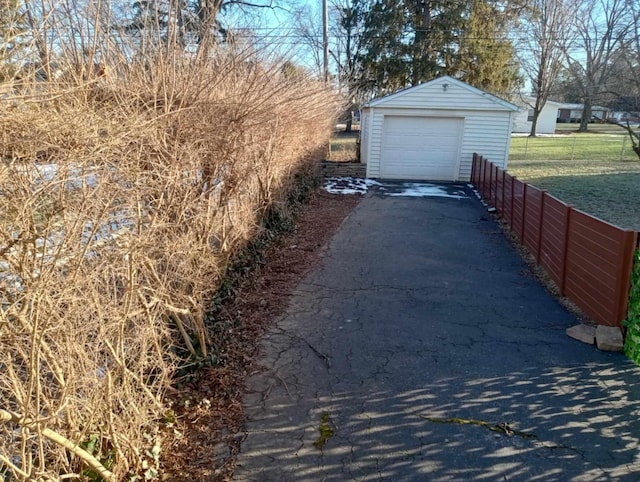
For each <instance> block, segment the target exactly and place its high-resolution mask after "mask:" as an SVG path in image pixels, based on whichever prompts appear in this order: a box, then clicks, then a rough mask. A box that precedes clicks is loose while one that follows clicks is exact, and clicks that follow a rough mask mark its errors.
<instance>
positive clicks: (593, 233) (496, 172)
mask: <svg viewBox="0 0 640 482" xmlns="http://www.w3.org/2000/svg"><path fill="white" fill-rule="evenodd" d="M471 182H472V183H473V184H474V186H476V188H477V189H478V191H479V192H480V194H481V195H482V196H483V198H484V199H485V200H487V201H488V202H490V203H491V204H492V205H493V206H494V207H495V208H496V209H497V210H498V212H499V213H500V215H501V216H502V218H503V219H504V220H505V221H506V222H507V223H509V225H510V226H511V230H512V231H513V233H514V234H515V235H516V236H517V237H518V239H519V241H520V243H522V244H523V245H524V246H525V247H526V248H527V249H528V250H529V252H530V253H531V254H532V255H533V256H534V257H535V258H536V261H537V262H538V264H539V265H541V266H542V267H543V268H544V269H545V270H546V272H547V274H548V275H549V276H550V277H551V279H552V280H553V281H554V282H555V283H556V285H557V286H558V288H559V290H560V293H561V295H562V296H566V297H568V298H569V299H570V300H571V301H573V302H574V303H575V304H576V305H577V306H578V307H579V308H580V309H581V310H582V311H583V312H584V313H585V314H586V315H588V316H589V317H591V318H592V319H593V320H594V321H595V322H596V323H598V324H601V325H609V326H620V325H621V323H622V320H624V319H625V318H626V316H627V303H628V298H629V289H630V283H631V270H632V268H633V253H634V250H635V249H636V248H637V247H638V241H639V240H638V233H637V232H635V231H631V230H625V229H621V228H618V227H617V226H614V225H612V224H609V223H607V222H605V221H602V220H600V219H598V218H595V217H593V216H590V215H588V214H586V213H583V212H582V211H579V210H578V209H575V208H573V207H572V206H570V205H568V204H565V203H564V202H562V201H560V200H559V199H556V198H555V197H553V196H552V195H550V194H549V193H547V192H546V191H544V190H541V189H538V188H537V187H534V186H532V185H530V184H527V183H524V182H522V181H520V180H518V179H516V178H515V177H513V176H511V175H510V174H508V173H507V172H505V171H503V170H502V169H500V168H498V167H497V166H496V165H494V164H493V163H491V162H490V161H488V160H487V159H484V158H483V157H482V156H480V155H478V154H474V155H473V169H472V172H471Z"/></svg>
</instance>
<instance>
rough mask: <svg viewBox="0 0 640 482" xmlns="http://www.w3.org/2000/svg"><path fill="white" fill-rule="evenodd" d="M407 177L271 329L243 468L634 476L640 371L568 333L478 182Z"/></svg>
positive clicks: (358, 215)
mask: <svg viewBox="0 0 640 482" xmlns="http://www.w3.org/2000/svg"><path fill="white" fill-rule="evenodd" d="M396 188H397V186H395V187H394V186H393V185H391V186H379V187H378V188H377V190H376V191H373V192H371V191H370V192H369V193H368V194H367V195H366V197H365V199H363V201H362V202H361V203H360V204H359V206H358V207H357V208H356V210H355V211H354V212H353V213H352V214H351V215H350V217H349V218H348V219H347V220H346V221H345V223H344V224H343V225H342V227H341V229H340V230H339V232H338V233H337V235H336V236H335V237H334V239H333V241H332V242H331V244H330V246H329V247H328V249H327V252H326V254H325V256H324V258H323V262H322V264H321V265H320V266H319V267H318V268H317V269H316V270H314V271H313V272H311V273H310V274H309V275H308V276H307V277H306V278H305V279H304V280H303V282H302V283H301V284H300V285H299V286H298V287H297V289H296V291H295V294H294V296H293V299H292V301H291V304H290V307H289V309H288V313H287V315H286V316H284V317H283V318H282V319H281V320H280V321H279V322H278V324H277V326H276V327H275V328H274V329H273V330H272V331H271V332H270V334H269V335H268V337H267V338H266V339H265V341H264V345H263V353H264V355H263V357H262V359H261V361H260V364H261V366H262V367H263V368H264V370H263V371H261V372H260V373H257V374H255V375H254V376H252V377H251V378H250V380H249V388H250V393H249V394H248V395H247V397H246V400H245V405H246V409H247V413H248V417H249V420H248V423H247V426H246V430H247V437H246V440H245V441H244V443H243V445H242V450H241V454H240V457H239V459H238V467H237V470H236V475H235V479H234V480H236V481H260V482H263V481H279V482H281V481H324V480H327V481H329V480H331V481H350V480H388V481H416V480H418V481H419V480H426V481H436V480H460V481H468V480H527V481H528V480H541V481H543V480H544V481H549V480H561V481H570V480H571V481H574V480H575V481H595V480H629V481H632V480H633V481H636V480H640V452H639V446H638V438H639V437H640V403H639V401H640V383H639V382H640V369H639V368H636V367H635V366H634V365H633V364H632V363H631V362H629V361H628V360H627V359H626V358H625V357H624V355H622V354H612V353H604V352H599V351H598V350H596V349H595V348H594V347H592V346H587V345H583V344H581V343H579V342H577V341H575V340H572V339H570V338H568V337H567V336H566V334H565V329H566V328H567V327H569V326H571V325H573V324H575V323H576V320H575V319H574V318H573V317H572V316H571V315H570V314H569V313H568V312H566V311H565V310H564V309H563V308H562V307H561V306H560V305H559V304H558V303H557V302H556V301H555V300H554V299H553V298H552V297H551V296H550V295H549V294H548V293H547V292H546V291H545V290H544V289H543V288H542V287H541V286H540V285H539V284H538V283H537V281H536V280H535V279H534V278H533V277H532V275H531V274H530V272H529V270H528V268H527V266H526V265H525V264H524V263H523V262H522V261H521V259H520V258H519V256H518V255H517V254H516V253H515V251H514V250H513V248H512V247H511V245H510V244H509V243H508V242H507V241H506V240H505V238H504V236H503V234H502V232H501V231H500V229H499V228H498V226H496V224H495V223H494V222H493V221H491V220H490V219H488V216H487V214H486V211H485V209H484V208H483V207H482V205H481V204H480V202H479V201H478V200H477V199H475V198H474V197H473V196H472V195H471V193H470V192H469V191H468V190H467V189H466V188H464V187H456V186H454V187H451V186H449V187H446V188H443V189H442V192H445V193H449V194H453V197H432V196H429V197H405V196H403V195H399V196H398V195H397V194H398V193H399V192H400V190H399V189H396ZM392 194H396V195H392ZM400 194H402V192H400Z"/></svg>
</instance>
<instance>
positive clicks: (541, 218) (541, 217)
mask: <svg viewBox="0 0 640 482" xmlns="http://www.w3.org/2000/svg"><path fill="white" fill-rule="evenodd" d="M546 197H547V191H546V190H545V189H543V190H542V195H541V196H540V217H539V219H538V226H539V229H538V252H537V253H536V263H538V264H540V255H541V254H542V225H543V223H544V200H545V198H546Z"/></svg>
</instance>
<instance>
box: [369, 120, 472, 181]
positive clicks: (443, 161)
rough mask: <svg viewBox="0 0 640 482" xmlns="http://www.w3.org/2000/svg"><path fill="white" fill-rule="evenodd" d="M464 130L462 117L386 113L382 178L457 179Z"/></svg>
mask: <svg viewBox="0 0 640 482" xmlns="http://www.w3.org/2000/svg"><path fill="white" fill-rule="evenodd" d="M461 133H462V119H460V118H451V117H417V116H385V117H384V129H383V135H382V155H381V158H380V174H381V177H383V178H387V179H422V180H433V181H454V180H456V179H457V177H458V173H457V172H456V170H457V166H458V153H459V152H460V139H461Z"/></svg>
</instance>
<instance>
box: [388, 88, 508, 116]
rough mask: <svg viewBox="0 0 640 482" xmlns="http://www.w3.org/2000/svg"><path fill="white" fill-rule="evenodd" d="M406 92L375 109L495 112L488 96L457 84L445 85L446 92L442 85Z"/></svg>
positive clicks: (493, 103)
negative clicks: (487, 110)
mask: <svg viewBox="0 0 640 482" xmlns="http://www.w3.org/2000/svg"><path fill="white" fill-rule="evenodd" d="M420 87H422V88H419V89H418V88H414V89H409V90H407V92H406V94H404V95H401V96H398V97H396V98H395V99H390V100H389V101H388V102H384V101H382V102H380V104H379V105H377V106H376V107H408V108H411V107H415V106H421V105H424V106H428V107H429V108H431V109H465V110H484V109H491V110H496V107H497V106H496V104H495V102H493V100H492V97H491V96H489V95H488V94H487V95H485V96H479V95H478V94H476V93H474V92H470V91H469V90H467V89H465V88H463V87H460V86H459V85H457V84H447V90H446V91H445V90H444V89H443V87H442V83H439V84H429V85H426V84H425V85H424V86H420ZM501 110H507V109H501Z"/></svg>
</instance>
